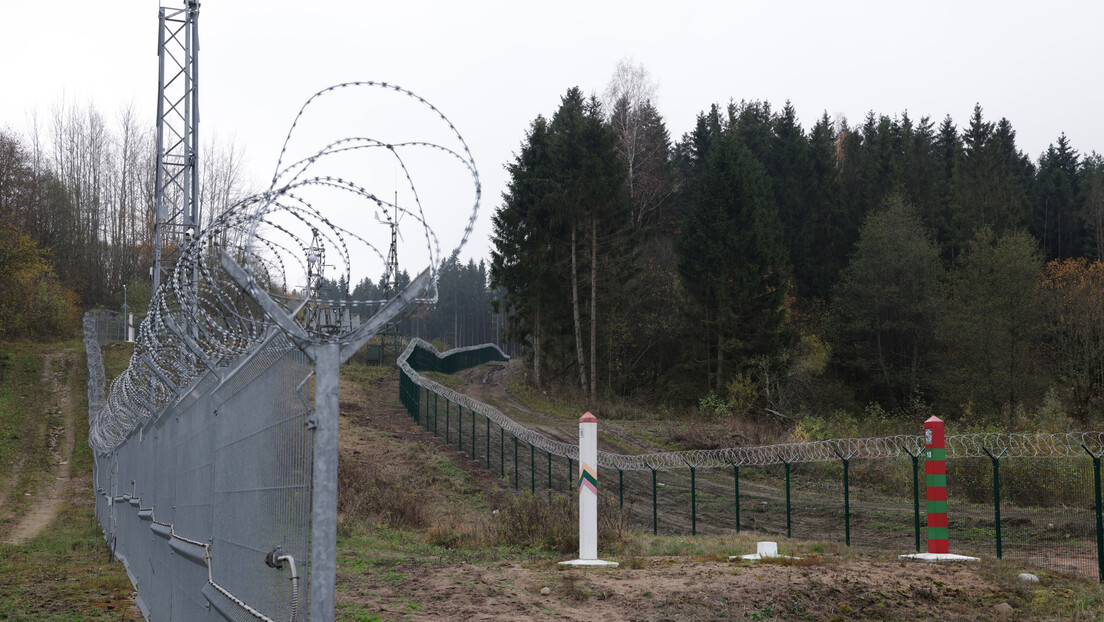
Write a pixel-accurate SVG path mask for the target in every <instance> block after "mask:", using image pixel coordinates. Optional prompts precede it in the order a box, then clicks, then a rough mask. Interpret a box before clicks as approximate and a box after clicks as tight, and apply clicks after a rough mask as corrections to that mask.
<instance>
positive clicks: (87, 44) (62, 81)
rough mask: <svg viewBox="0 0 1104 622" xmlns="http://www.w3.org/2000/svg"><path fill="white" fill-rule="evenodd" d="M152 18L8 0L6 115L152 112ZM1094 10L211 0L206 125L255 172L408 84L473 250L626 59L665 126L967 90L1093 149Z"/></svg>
mask: <svg viewBox="0 0 1104 622" xmlns="http://www.w3.org/2000/svg"><path fill="white" fill-rule="evenodd" d="M166 5H167V6H171V7H177V6H183V2H182V0H181V1H179V2H177V1H169V2H167V3H166ZM157 13H158V4H157V3H156V2H154V1H152V0H142V1H138V0H113V1H111V2H91V1H88V0H82V1H75V0H54V1H42V2H37V1H26V2H24V1H16V0H6V1H5V2H4V4H3V8H2V9H0V126H7V127H10V128H12V129H15V130H19V131H24V130H25V129H26V127H27V115H28V112H29V111H32V110H35V109H37V110H38V111H39V112H40V114H43V115H44V114H45V113H47V112H48V110H49V108H50V107H51V105H53V104H54V102H57V101H58V100H59V99H61V98H62V97H65V98H66V99H67V100H68V101H69V102H71V103H78V104H84V103H87V102H92V103H94V104H95V105H96V106H97V107H98V108H99V109H100V110H101V111H103V112H104V113H105V114H106V115H107V116H108V117H109V118H112V117H114V113H115V111H116V110H118V109H119V107H120V106H123V105H125V104H128V103H132V104H133V105H134V106H135V108H136V110H137V111H138V112H139V113H140V114H141V115H142V116H144V117H146V118H148V119H149V120H150V122H152V121H153V118H154V115H155V103H156V89H157V62H156V61H157V59H156V41H157ZM1102 17H1104V4H1102V3H1100V2H1063V1H1060V0H1059V1H1051V2H1046V3H1043V2H1020V1H1015V0H1014V1H1003V2H996V1H993V2H970V1H967V0H958V1H954V2H950V1H933V0H926V1H924V2H910V3H902V2H884V1H883V2H875V1H868V2H859V1H851V0H845V1H839V2H823V1H816V2H814V1H802V2H783V1H778V0H776V1H763V2H759V1H755V2H751V1H735V0H733V1H728V2H693V1H691V2H683V3H675V2H670V1H668V2H652V1H649V2H624V1H603V0H590V1H588V2H577V1H574V0H562V1H559V2H543V3H532V2H518V1H517V0H513V1H503V2H489V1H487V2H483V1H471V2H425V1H414V0H405V1H402V2H361V1H350V0H311V1H309V2H306V1H300V2H290V1H286V0H270V1H267V2H259V1H246V0H234V1H229V0H205V1H204V2H203V3H202V8H201V10H200V19H199V24H200V33H199V34H200V43H201V53H200V63H201V65H200V68H201V69H200V70H201V74H200V85H201V86H200V89H201V90H200V94H201V104H200V105H201V112H202V125H201V132H202V134H203V136H204V139H205V140H206V139H209V138H210V137H211V136H212V135H216V134H217V135H218V136H219V137H221V138H222V139H227V138H230V137H233V139H234V140H235V141H236V142H237V143H238V144H239V145H240V146H242V147H244V149H245V150H246V156H247V159H248V163H247V166H248V169H247V170H248V175H249V177H250V178H251V180H253V181H254V183H255V185H256V186H258V187H261V186H263V185H264V184H265V182H266V181H267V180H268V179H269V178H270V177H271V174H272V170H273V167H274V166H275V162H276V158H277V156H278V154H279V147H280V143H281V142H282V140H283V137H284V134H285V133H286V130H287V127H288V125H289V124H290V122H291V119H292V118H293V116H294V114H295V113H296V111H297V110H298V109H299V106H300V105H301V104H302V103H303V101H304V100H305V99H306V98H307V97H309V96H310V95H311V94H312V93H314V92H315V91H317V90H318V89H321V88H323V87H326V86H329V85H330V84H334V83H337V82H344V81H350V80H382V81H388V82H395V83H398V84H401V85H403V86H405V87H407V88H410V89H411V90H413V91H416V92H417V93H419V94H421V95H423V96H424V97H426V98H427V99H428V100H429V101H431V102H432V103H434V104H435V105H436V106H437V107H438V108H439V109H441V110H442V111H443V112H444V113H445V114H446V115H448V116H449V118H450V119H451V120H452V121H453V122H454V123H455V124H456V126H457V127H458V128H459V129H460V131H461V132H462V134H463V135H464V137H465V138H466V139H467V141H468V144H469V145H470V146H471V149H472V152H473V154H474V156H475V160H476V163H477V164H478V166H479V168H480V173H481V175H482V179H483V184H484V201H483V207H482V210H481V213H480V218H479V226H478V227H477V229H476V231H475V235H474V237H473V241H472V243H471V244H470V245H469V247H468V248H467V251H466V252H465V253H464V256H465V257H472V256H474V257H483V256H485V255H486V254H487V249H488V247H489V242H488V236H489V234H490V230H491V228H490V214H491V213H492V211H493V210H494V208H495V207H496V206H497V205H498V204H499V203H500V197H501V193H502V190H503V187H504V185H505V181H506V175H505V172H504V171H503V165H504V164H505V163H506V162H507V161H508V160H509V159H510V158H511V157H512V153H513V152H515V151H516V150H517V149H518V147H519V145H520V144H521V141H522V140H523V138H524V133H525V131H526V129H527V127H528V124H529V122H530V121H531V120H532V119H533V118H534V117H535V116H536V115H537V114H545V115H550V114H551V113H552V112H553V111H554V110H555V109H556V107H557V105H558V103H559V97H560V95H562V94H563V93H564V92H565V91H566V90H567V89H568V88H569V87H571V86H579V87H580V88H582V90H583V91H584V92H586V93H600V92H601V91H602V90H603V89H604V87H605V85H606V83H607V82H608V81H609V79H610V76H611V74H612V72H613V70H614V68H615V66H616V64H617V62H618V60H620V59H622V58H626V57H629V58H632V59H633V60H634V61H635V62H637V63H641V64H643V65H644V66H645V67H647V69H648V70H649V71H650V72H651V74H652V77H653V78H654V79H655V80H656V82H658V84H659V92H658V107H659V110H660V112H661V113H662V114H663V115H664V118H665V119H666V122H667V126H668V129H669V130H670V132H671V136H672V138H673V139H677V138H678V137H680V136H681V135H682V134H683V133H684V132H686V131H688V130H689V129H690V128H691V127H692V125H693V123H694V118H695V116H696V114H697V113H698V112H699V111H701V110H703V109H705V108H707V107H708V106H709V105H710V104H711V103H724V102H727V101H729V100H731V99H736V100H740V99H757V100H766V101H769V102H771V104H772V105H774V106H776V107H779V106H781V105H782V104H783V103H784V102H785V101H786V100H787V99H789V100H791V101H792V102H793V104H794V106H795V107H796V109H797V112H798V115H799V118H800V119H801V121H802V123H803V124H804V125H805V126H806V127H809V125H811V123H812V122H814V121H815V120H816V118H817V117H819V116H820V115H821V113H823V112H824V111H827V112H828V113H829V115H831V116H833V117H835V116H837V115H843V116H845V117H847V118H848V119H849V120H850V121H851V122H853V123H855V122H860V121H861V120H862V118H863V117H864V116H865V115H866V113H867V112H868V111H870V110H873V111H875V112H877V113H885V114H890V115H895V114H899V113H901V112H902V111H905V110H907V111H908V113H909V115H910V116H912V117H913V118H914V119H918V118H919V117H921V116H924V115H928V116H931V117H932V118H933V120H934V121H935V122H936V123H938V122H939V121H940V120H942V118H943V117H944V116H946V115H948V114H950V115H951V116H952V117H953V119H954V120H955V122H956V123H957V124H958V125H959V126H960V127H961V126H962V124H963V123H965V122H966V121H967V120H968V118H969V115H970V113H971V112H972V109H973V107H974V104H975V102H977V103H980V104H981V106H982V107H983V108H984V111H985V115H986V117H987V118H989V119H990V120H997V119H999V118H1001V117H1007V118H1008V119H1009V120H1010V121H1011V122H1012V124H1013V127H1014V128H1015V129H1016V131H1017V139H1018V144H1019V147H1020V149H1021V150H1023V151H1024V152H1026V153H1028V154H1029V155H1030V156H1031V157H1032V159H1035V158H1037V157H1038V155H1039V153H1040V152H1042V151H1043V150H1045V149H1046V147H1047V145H1048V144H1050V143H1051V142H1053V141H1054V140H1056V138H1057V137H1058V135H1059V134H1060V133H1061V132H1065V133H1066V134H1067V135H1068V136H1069V138H1070V140H1071V142H1072V144H1073V146H1074V148H1076V149H1078V150H1079V151H1081V152H1083V153H1087V152H1090V151H1094V150H1095V151H1104V126H1102V124H1101V122H1100V113H1101V111H1102V110H1104V84H1102V82H1101V80H1100V74H1101V70H1100V67H1099V63H1100V61H1101V59H1102V58H1104V37H1102V36H1101V35H1100V28H1101V26H1102V25H1104V20H1102ZM366 114H370V111H366ZM452 217H453V216H447V217H442V219H443V220H446V219H448V218H452ZM455 219H456V223H457V226H459V223H460V221H462V220H463V215H456V216H455ZM450 223H451V221H448V222H445V223H443V224H442V226H441V228H447V227H448V225H449V224H450ZM446 252H447V251H446Z"/></svg>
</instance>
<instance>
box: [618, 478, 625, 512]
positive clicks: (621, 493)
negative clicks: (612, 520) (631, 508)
mask: <svg viewBox="0 0 1104 622" xmlns="http://www.w3.org/2000/svg"><path fill="white" fill-rule="evenodd" d="M617 507H618V508H621V509H625V471H624V470H622V469H617Z"/></svg>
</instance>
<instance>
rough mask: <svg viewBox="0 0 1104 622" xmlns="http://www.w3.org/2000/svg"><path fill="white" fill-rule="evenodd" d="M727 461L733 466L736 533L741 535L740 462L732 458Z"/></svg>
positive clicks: (726, 458)
mask: <svg viewBox="0 0 1104 622" xmlns="http://www.w3.org/2000/svg"><path fill="white" fill-rule="evenodd" d="M725 460H726V461H727V462H728V463H729V464H731V465H732V486H733V488H734V489H735V490H734V497H733V498H734V502H735V504H736V533H740V463H742V462H743V459H741V460H740V462H733V461H732V459H731V458H728V457H725Z"/></svg>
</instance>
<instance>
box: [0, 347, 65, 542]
mask: <svg viewBox="0 0 1104 622" xmlns="http://www.w3.org/2000/svg"><path fill="white" fill-rule="evenodd" d="M44 360H45V362H44V365H43V369H42V386H44V387H48V388H49V391H50V393H49V395H44V396H37V397H38V399H40V400H42V402H43V403H44V404H49V405H50V406H49V408H48V414H60V415H61V417H62V425H61V426H59V427H53V428H51V429H50V431H49V435H50V436H49V446H48V447H49V451H50V463H51V470H52V473H51V478H50V480H49V483H48V485H47V486H46V488H45V489H42V490H37V491H34V492H33V493H31V494H30V495H25V499H26V500H27V503H28V508H27V511H26V513H24V514H23V515H22V516H21V517H19V519H18V520H17V521H16V523H15V525H14V526H13V528H12V529H11V531H10V532H9V533H8V534H6V535H5V536H4V540H3V541H4V542H5V543H7V544H23V543H24V542H27V541H28V540H30V539H31V538H34V537H35V536H36V535H37V534H38V533H39V532H40V531H42V529H44V528H45V527H46V526H47V525H49V524H50V523H52V522H53V521H54V518H55V517H56V516H57V512H58V506H59V505H60V504H61V502H62V499H63V498H64V497H65V492H66V490H67V489H68V488H69V487H70V485H71V482H70V475H71V463H72V461H73V444H74V431H75V428H74V425H75V418H74V417H75V415H74V412H73V410H74V406H73V396H72V391H71V389H70V385H69V383H68V382H67V377H66V376H67V374H70V373H72V371H73V364H74V362H75V360H76V355H75V354H73V353H71V352H58V353H52V354H48V355H47V356H46V357H45V359H44ZM25 464H26V463H25V461H24V460H20V461H19V462H18V463H17V465H16V469H15V471H14V472H13V473H12V475H11V477H10V478H9V482H6V484H5V490H8V489H10V487H11V486H14V485H15V484H16V483H17V482H18V481H19V477H20V473H19V472H20V470H22V468H23V467H24V465H25Z"/></svg>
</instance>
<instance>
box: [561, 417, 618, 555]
mask: <svg viewBox="0 0 1104 622" xmlns="http://www.w3.org/2000/svg"><path fill="white" fill-rule="evenodd" d="M578 487H579V559H576V560H573V561H569V562H560V563H561V564H563V565H565V566H617V562H607V561H602V560H600V559H598V418H597V417H595V416H594V415H592V414H590V413H587V414H585V415H583V416H582V417H580V418H579V479H578Z"/></svg>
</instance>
